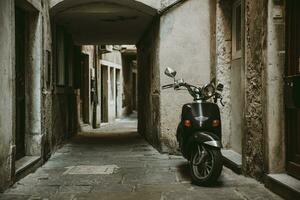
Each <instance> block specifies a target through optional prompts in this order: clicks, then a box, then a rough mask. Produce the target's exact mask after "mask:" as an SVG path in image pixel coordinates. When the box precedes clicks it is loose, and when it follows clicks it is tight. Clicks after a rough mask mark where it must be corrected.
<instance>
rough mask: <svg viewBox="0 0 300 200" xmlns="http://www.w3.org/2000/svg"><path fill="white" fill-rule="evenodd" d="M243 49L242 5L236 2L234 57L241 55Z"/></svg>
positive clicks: (233, 19) (233, 14)
mask: <svg viewBox="0 0 300 200" xmlns="http://www.w3.org/2000/svg"><path fill="white" fill-rule="evenodd" d="M241 50H242V5H241V1H240V0H237V1H235V2H234V4H233V7H232V59H238V58H240V57H241Z"/></svg>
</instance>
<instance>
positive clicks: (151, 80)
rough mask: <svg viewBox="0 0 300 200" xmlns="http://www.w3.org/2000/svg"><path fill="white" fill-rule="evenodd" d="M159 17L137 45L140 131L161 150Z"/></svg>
mask: <svg viewBox="0 0 300 200" xmlns="http://www.w3.org/2000/svg"><path fill="white" fill-rule="evenodd" d="M158 34H159V19H155V20H154V21H153V23H152V25H151V27H150V29H149V31H148V32H147V33H146V34H145V35H144V37H143V38H142V40H141V41H140V42H139V44H138V45H137V62H138V74H139V75H138V101H139V103H138V111H139V114H138V121H139V123H138V132H139V133H140V134H141V135H142V136H144V137H145V138H146V140H147V141H148V142H149V143H150V144H152V145H153V146H154V147H156V148H157V149H159V150H162V148H161V139H160V93H159V87H160V80H159V67H158V55H157V52H158V45H159V37H158Z"/></svg>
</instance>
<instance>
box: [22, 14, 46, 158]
mask: <svg viewBox="0 0 300 200" xmlns="http://www.w3.org/2000/svg"><path fill="white" fill-rule="evenodd" d="M28 22H29V37H28V41H27V42H28V49H27V50H28V52H27V54H28V59H27V63H26V64H27V65H26V72H25V73H26V77H25V93H26V109H25V110H26V115H25V123H26V130H25V146H26V155H30V156H33V155H34V156H40V155H41V142H42V132H41V131H42V130H41V129H42V128H41V126H42V121H41V117H42V114H41V92H42V87H41V84H42V81H41V80H42V74H41V72H42V68H43V24H42V15H41V14H40V13H34V14H32V13H30V14H29V17H28Z"/></svg>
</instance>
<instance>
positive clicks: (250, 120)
mask: <svg viewBox="0 0 300 200" xmlns="http://www.w3.org/2000/svg"><path fill="white" fill-rule="evenodd" d="M267 2H268V1H267V0H246V1H245V10H246V12H245V69H246V80H245V81H246V84H245V91H246V98H245V101H246V102H245V104H246V105H245V134H244V139H243V155H244V156H243V171H244V173H245V174H247V175H250V176H254V177H257V178H262V175H263V173H264V171H265V169H264V153H265V149H264V142H265V137H264V124H263V122H264V118H265V115H264V109H265V108H264V96H265V92H264V90H263V80H264V77H265V69H266V66H267V63H266V61H267V59H266V58H267V57H266V53H267V26H266V24H267V13H268V12H267Z"/></svg>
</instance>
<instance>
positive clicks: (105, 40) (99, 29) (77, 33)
mask: <svg viewBox="0 0 300 200" xmlns="http://www.w3.org/2000/svg"><path fill="white" fill-rule="evenodd" d="M154 15H155V13H154V12H153V13H152V14H151V13H149V12H143V11H141V10H140V9H134V8H129V7H126V6H124V5H117V4H111V3H103V2H102V3H89V4H84V5H77V6H74V7H71V8H68V9H65V10H62V11H59V12H57V13H56V14H55V16H54V19H55V22H56V24H58V25H61V26H63V27H64V28H65V29H66V31H67V32H69V33H70V34H72V37H73V39H74V41H75V43H76V44H136V43H137V42H138V41H139V39H140V38H141V37H142V35H143V34H144V32H145V31H146V29H147V27H148V26H149V25H150V23H151V21H152V18H153V16H154Z"/></svg>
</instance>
